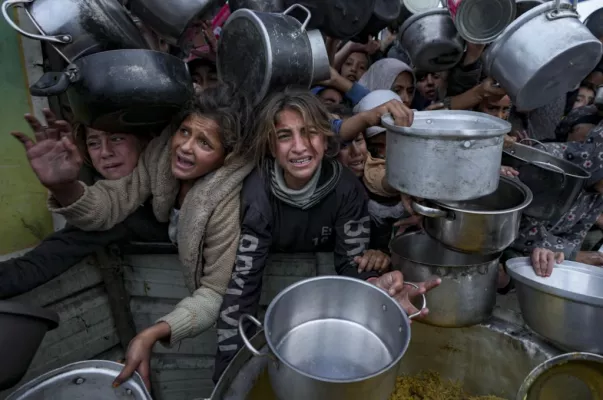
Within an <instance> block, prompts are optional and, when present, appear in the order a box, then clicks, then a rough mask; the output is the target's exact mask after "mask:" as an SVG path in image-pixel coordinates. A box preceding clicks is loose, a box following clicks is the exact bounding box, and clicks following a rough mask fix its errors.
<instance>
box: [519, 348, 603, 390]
mask: <svg viewBox="0 0 603 400" xmlns="http://www.w3.org/2000/svg"><path fill="white" fill-rule="evenodd" d="M602 394H603V357H601V356H600V355H597V354H590V353H567V354H561V355H559V356H556V357H553V358H551V359H549V360H546V361H545V362H543V363H542V364H540V365H539V366H537V367H536V368H534V370H533V371H532V372H530V375H528V377H527V378H526V380H525V381H524V383H523V385H521V388H520V389H519V392H517V397H515V399H516V400H541V399H542V400H567V399H585V400H586V399H591V400H595V399H600V398H601V395H602Z"/></svg>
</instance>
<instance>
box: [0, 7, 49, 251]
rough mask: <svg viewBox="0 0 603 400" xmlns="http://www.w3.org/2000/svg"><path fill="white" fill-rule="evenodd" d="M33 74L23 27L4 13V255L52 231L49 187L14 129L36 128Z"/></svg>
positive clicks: (0, 208) (0, 217)
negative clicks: (32, 122)
mask: <svg viewBox="0 0 603 400" xmlns="http://www.w3.org/2000/svg"><path fill="white" fill-rule="evenodd" d="M27 87H28V84H27V75H26V72H25V66H24V61H23V56H22V52H21V48H20V41H19V37H18V36H17V33H16V32H15V31H14V30H13V29H12V28H10V27H9V26H8V24H6V23H5V21H4V20H3V19H0V255H4V254H8V253H12V252H15V251H18V250H21V249H24V248H28V247H32V246H35V245H36V244H37V243H39V242H40V240H41V239H43V238H44V237H45V236H47V235H48V234H49V233H51V232H52V217H51V215H50V213H49V212H48V210H47V209H46V190H45V189H44V187H42V186H41V185H40V184H39V182H38V180H37V179H36V177H35V175H34V174H33V173H32V172H31V169H30V167H29V164H28V162H27V159H26V157H25V151H24V149H23V146H22V145H21V144H20V143H19V142H17V140H16V139H14V138H13V137H12V136H11V135H10V132H11V131H13V130H22V131H23V132H26V133H28V134H29V133H30V130H29V126H28V125H27V123H26V122H25V120H23V114H25V113H27V112H31V104H30V101H29V100H30V99H29V92H28V90H27Z"/></svg>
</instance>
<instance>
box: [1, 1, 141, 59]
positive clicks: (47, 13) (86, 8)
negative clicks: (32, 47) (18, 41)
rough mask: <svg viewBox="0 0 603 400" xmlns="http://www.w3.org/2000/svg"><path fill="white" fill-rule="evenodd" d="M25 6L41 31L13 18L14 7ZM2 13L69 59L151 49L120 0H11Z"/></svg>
mask: <svg viewBox="0 0 603 400" xmlns="http://www.w3.org/2000/svg"><path fill="white" fill-rule="evenodd" d="M15 6H24V7H25V13H26V15H27V16H28V17H29V18H30V19H31V21H32V22H33V24H34V26H35V27H36V28H37V29H38V31H39V33H30V32H26V31H25V30H23V29H22V28H21V27H19V26H18V25H17V24H16V23H15V22H14V21H13V20H12V18H11V16H10V12H11V11H12V10H11V8H12V7H15ZM2 15H3V16H4V19H5V20H6V22H7V23H8V24H9V25H10V26H11V27H12V28H13V29H15V30H16V31H17V32H19V33H20V34H22V35H23V36H26V37H28V38H30V39H35V40H41V41H46V42H49V43H51V44H52V45H53V47H54V48H55V49H56V50H57V51H58V53H59V54H60V55H61V56H62V57H63V58H64V59H65V61H67V62H68V63H70V62H72V61H74V60H76V59H77V58H79V57H82V56H85V55H88V54H92V53H98V52H101V51H105V50H114V49H148V45H147V43H146V42H145V40H144V38H143V37H142V34H141V33H140V31H139V30H138V28H137V27H136V25H135V24H134V22H133V21H132V20H131V19H130V17H129V15H128V14H127V11H126V10H125V9H124V8H123V6H122V5H121V4H120V2H119V1H118V0H7V1H5V2H4V3H3V4H2Z"/></svg>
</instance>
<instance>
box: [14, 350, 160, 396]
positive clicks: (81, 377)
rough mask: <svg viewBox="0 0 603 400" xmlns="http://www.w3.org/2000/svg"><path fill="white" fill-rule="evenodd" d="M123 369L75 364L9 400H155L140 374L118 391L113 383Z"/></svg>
mask: <svg viewBox="0 0 603 400" xmlns="http://www.w3.org/2000/svg"><path fill="white" fill-rule="evenodd" d="M122 368H123V365H121V364H119V363H116V362H113V361H105V360H89V361H82V362H76V363H73V364H69V365H66V366H64V367H61V368H58V369H55V370H53V371H50V372H47V373H45V374H44V375H41V376H39V377H37V378H36V379H34V380H32V381H30V382H28V383H26V384H25V385H23V386H21V387H20V388H19V389H17V390H16V391H15V392H14V393H12V394H11V395H10V396H8V397H7V399H6V400H47V399H57V400H63V399H65V400H67V399H68V400H84V399H85V400H111V399H122V400H152V398H151V395H150V394H149V392H148V391H147V389H146V388H145V386H144V383H143V382H142V378H141V377H140V375H138V373H137V372H135V373H134V375H133V376H132V378H130V379H129V380H128V381H126V382H125V383H123V384H122V385H120V386H119V387H117V388H113V386H112V384H113V380H115V378H116V377H117V375H118V374H119V373H120V372H121V369H122Z"/></svg>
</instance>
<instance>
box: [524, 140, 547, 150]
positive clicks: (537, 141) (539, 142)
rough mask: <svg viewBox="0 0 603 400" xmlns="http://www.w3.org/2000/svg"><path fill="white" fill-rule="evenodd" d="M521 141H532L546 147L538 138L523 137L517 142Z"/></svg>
mask: <svg viewBox="0 0 603 400" xmlns="http://www.w3.org/2000/svg"><path fill="white" fill-rule="evenodd" d="M523 142H534V143H537V144H539V145H541V146H542V147H544V148H545V149H546V146H545V145H544V144H543V143H542V142H541V141H540V140H536V139H532V138H523V139H521V140H520V141H519V143H523Z"/></svg>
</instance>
